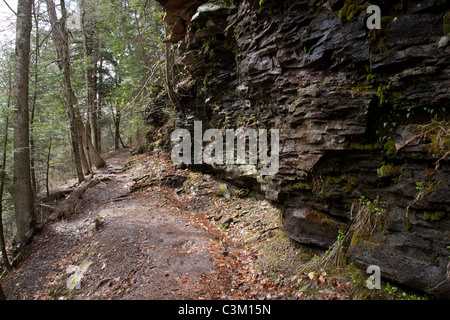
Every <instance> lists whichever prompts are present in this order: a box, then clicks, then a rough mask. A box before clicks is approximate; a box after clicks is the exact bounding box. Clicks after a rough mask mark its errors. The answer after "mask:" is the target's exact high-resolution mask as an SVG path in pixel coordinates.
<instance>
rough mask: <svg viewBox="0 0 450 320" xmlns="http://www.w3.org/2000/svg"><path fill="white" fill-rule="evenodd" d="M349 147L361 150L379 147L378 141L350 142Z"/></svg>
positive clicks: (371, 149) (372, 149)
mask: <svg viewBox="0 0 450 320" xmlns="http://www.w3.org/2000/svg"><path fill="white" fill-rule="evenodd" d="M350 148H352V149H356V150H361V151H374V150H377V149H380V143H379V142H378V141H377V142H375V143H372V144H371V143H368V144H360V143H351V144H350Z"/></svg>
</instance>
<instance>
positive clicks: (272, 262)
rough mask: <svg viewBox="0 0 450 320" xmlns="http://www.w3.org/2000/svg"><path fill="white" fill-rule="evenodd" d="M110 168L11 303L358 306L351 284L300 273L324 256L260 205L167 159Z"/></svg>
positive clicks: (51, 236)
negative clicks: (320, 302) (304, 302)
mask: <svg viewBox="0 0 450 320" xmlns="http://www.w3.org/2000/svg"><path fill="white" fill-rule="evenodd" d="M105 160H106V162H107V167H106V168H104V169H100V170H97V171H96V174H95V178H97V179H98V181H99V182H98V183H97V184H96V185H95V186H93V187H91V188H89V189H87V190H86V191H85V192H83V194H82V195H81V196H80V198H81V199H79V200H78V201H77V202H76V203H75V202H72V203H70V205H71V206H73V207H74V208H72V209H73V210H72V211H74V212H75V213H74V214H71V215H68V216H67V215H62V219H56V220H54V221H51V222H48V223H46V224H45V225H44V226H43V228H41V231H40V232H39V233H38V234H37V235H36V236H34V238H33V241H32V242H31V244H29V245H28V247H27V248H26V252H25V254H24V255H23V258H21V261H20V263H19V265H18V267H17V268H16V269H14V270H13V271H12V272H11V273H10V274H8V275H7V277H6V278H5V279H4V281H3V288H4V290H5V293H6V295H7V297H8V298H9V299H60V300H65V299H99V300H100V299H350V298H352V295H353V293H354V281H353V282H352V279H351V277H350V278H349V277H345V276H339V275H334V276H332V275H329V274H327V273H326V272H322V271H318V272H309V273H302V272H301V270H302V268H303V267H304V266H305V265H306V263H307V262H309V261H311V259H312V258H313V257H314V256H315V255H316V254H317V255H320V254H321V253H322V252H320V251H315V250H313V249H310V248H306V247H302V246H299V245H296V244H295V243H293V242H292V241H291V240H289V239H288V238H287V237H286V236H285V235H284V233H283V232H282V230H281V229H280V225H281V219H280V217H281V210H280V209H279V208H277V207H276V206H273V205H272V204H271V203H269V202H268V201H267V200H265V199H264V198H262V197H261V196H259V195H257V194H254V193H253V192H250V191H249V190H245V189H238V188H236V187H233V186H231V185H230V184H226V183H225V182H223V181H220V180H216V179H215V178H214V177H212V176H210V175H207V174H200V173H195V172H191V171H189V170H187V169H183V170H182V169H178V168H177V167H176V166H175V165H173V163H172V162H171V161H170V158H169V156H168V155H166V154H159V155H153V156H148V155H143V154H142V155H134V156H131V155H130V150H128V149H121V150H117V151H111V152H109V153H107V154H105ZM64 205H66V206H67V199H63V200H55V202H53V203H49V204H47V205H46V206H47V207H46V208H56V207H58V206H62V207H64ZM50 211H51V210H50Z"/></svg>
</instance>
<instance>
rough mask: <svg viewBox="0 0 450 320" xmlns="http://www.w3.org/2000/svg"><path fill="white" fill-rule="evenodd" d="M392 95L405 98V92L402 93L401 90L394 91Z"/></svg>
mask: <svg viewBox="0 0 450 320" xmlns="http://www.w3.org/2000/svg"><path fill="white" fill-rule="evenodd" d="M392 95H393V96H394V97H395V98H397V99H404V98H405V94H404V93H401V92H393V93H392Z"/></svg>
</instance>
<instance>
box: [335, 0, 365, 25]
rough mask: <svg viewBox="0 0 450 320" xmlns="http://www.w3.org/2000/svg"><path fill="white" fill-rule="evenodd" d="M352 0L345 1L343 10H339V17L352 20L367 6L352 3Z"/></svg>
mask: <svg viewBox="0 0 450 320" xmlns="http://www.w3.org/2000/svg"><path fill="white" fill-rule="evenodd" d="M352 2H353V1H352V0H347V1H346V2H345V3H344V6H343V7H342V9H341V10H339V14H338V15H339V19H341V20H344V19H345V20H346V21H351V20H352V19H353V18H355V17H356V16H357V15H358V14H359V13H360V12H361V11H363V10H365V9H366V8H367V5H359V6H357V5H355V4H353V3H352Z"/></svg>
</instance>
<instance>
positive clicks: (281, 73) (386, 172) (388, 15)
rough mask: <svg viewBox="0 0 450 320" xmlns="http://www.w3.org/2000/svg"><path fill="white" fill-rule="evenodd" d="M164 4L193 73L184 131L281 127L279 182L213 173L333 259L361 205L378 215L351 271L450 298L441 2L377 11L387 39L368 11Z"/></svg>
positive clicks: (347, 5)
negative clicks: (260, 201)
mask: <svg viewBox="0 0 450 320" xmlns="http://www.w3.org/2000/svg"><path fill="white" fill-rule="evenodd" d="M158 1H159V2H160V3H161V4H162V5H163V6H164V7H165V8H166V11H167V14H166V22H167V23H168V25H169V30H170V31H171V32H170V34H169V35H168V37H167V39H166V40H167V41H168V42H169V43H172V44H173V45H172V46H173V48H174V50H175V52H176V55H177V57H179V63H181V64H182V65H183V66H184V68H185V70H186V71H187V72H188V73H189V74H190V76H191V78H190V79H188V80H190V81H184V82H182V83H180V84H179V85H178V87H177V90H178V93H179V95H180V97H181V98H180V99H181V100H180V103H179V104H180V108H181V109H182V110H183V116H182V119H181V121H179V123H178V126H180V127H186V128H192V126H193V121H194V120H201V121H202V122H203V127H204V129H206V128H207V127H211V128H218V129H222V130H224V129H225V128H231V129H237V128H244V129H245V128H255V129H258V128H268V129H269V128H275V129H279V130H280V155H279V156H280V168H279V171H278V173H277V174H276V175H274V176H266V177H260V176H258V175H257V173H255V172H257V170H254V169H255V168H253V170H249V168H248V166H247V167H246V168H245V169H246V170H244V169H242V168H238V167H230V166H229V167H227V166H214V168H213V169H214V170H216V171H217V172H221V173H222V174H223V175H224V177H227V178H230V179H233V180H234V181H235V182H236V183H238V184H239V183H244V184H246V185H247V186H248V185H249V184H251V185H253V187H254V188H255V189H258V190H260V191H261V192H263V193H265V195H266V197H267V198H268V199H270V200H272V201H276V202H279V203H282V204H283V205H284V207H285V215H284V231H285V232H286V233H287V234H288V235H289V236H290V237H291V238H292V239H294V240H296V241H298V242H300V243H303V244H310V245H315V246H320V247H324V248H327V247H328V246H330V245H331V244H332V243H333V242H334V241H336V239H337V236H338V232H339V230H342V231H346V230H347V229H348V228H349V226H350V225H351V224H353V223H355V221H356V220H357V219H358V217H361V215H359V216H358V215H357V213H358V208H359V212H360V213H361V214H363V213H364V214H369V215H370V214H371V215H375V216H382V219H378V220H379V221H382V223H379V224H378V225H374V226H373V229H372V230H368V229H367V228H366V229H359V230H358V232H355V233H354V234H353V237H352V239H351V242H350V243H349V244H348V246H349V248H348V255H349V257H350V258H351V260H352V261H353V262H354V263H355V264H357V265H358V266H360V267H362V268H364V269H365V268H367V266H368V265H372V264H373V265H378V266H379V267H380V268H381V275H382V276H383V277H385V278H387V279H390V280H392V281H395V282H397V283H401V284H405V285H408V286H411V287H414V288H418V289H420V290H424V291H426V292H429V293H432V294H435V295H437V296H440V297H444V298H450V280H448V275H447V272H448V271H447V270H448V264H449V256H450V250H449V248H448V247H449V246H450V219H449V218H450V214H449V212H450V211H449V209H450V186H449V184H448V181H450V179H449V177H450V172H449V170H450V169H449V161H448V157H447V155H448V154H447V152H448V151H449V144H450V142H449V131H448V130H449V126H448V123H446V122H445V120H448V116H449V114H448V111H449V106H450V104H449V101H450V100H449V99H450V90H449V87H450V68H449V64H450V60H449V58H450V47H449V46H448V42H449V40H450V36H449V35H448V32H449V25H450V22H449V20H450V13H449V11H446V10H448V9H447V6H446V5H447V1H444V0H442V1H439V0H430V1H403V0H402V1H400V0H399V1H398V2H395V1H394V2H389V1H371V3H372V4H377V5H379V6H380V8H381V10H382V19H381V20H382V28H381V30H369V29H368V28H367V27H366V22H365V21H366V19H367V18H368V15H367V13H366V8H367V6H368V2H367V1H358V0H353V1H351V0H346V1H343V0H341V1H339V0H329V1H314V0H310V1H287V0H277V1H272V0H265V1H255V0H243V1H214V3H212V2H213V1H210V2H208V3H205V2H206V1H181V0H178V1H177V0H169V1H163V0H158ZM250 169H252V168H250ZM360 204H363V205H364V206H363V207H361V206H360Z"/></svg>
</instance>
